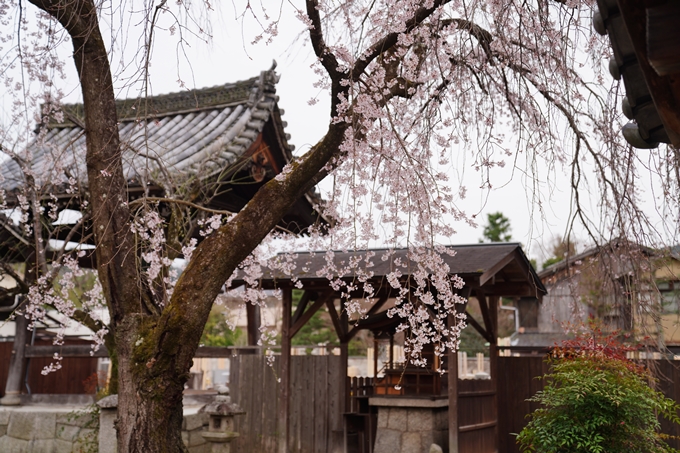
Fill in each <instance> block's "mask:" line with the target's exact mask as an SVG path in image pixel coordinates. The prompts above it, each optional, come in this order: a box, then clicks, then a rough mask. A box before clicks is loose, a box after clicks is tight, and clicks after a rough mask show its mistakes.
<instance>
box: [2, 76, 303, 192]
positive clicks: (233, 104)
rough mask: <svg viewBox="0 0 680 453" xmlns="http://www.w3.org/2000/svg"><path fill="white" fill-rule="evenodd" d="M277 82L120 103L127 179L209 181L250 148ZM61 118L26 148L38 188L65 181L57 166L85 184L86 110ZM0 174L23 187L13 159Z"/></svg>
mask: <svg viewBox="0 0 680 453" xmlns="http://www.w3.org/2000/svg"><path fill="white" fill-rule="evenodd" d="M277 81H278V76H277V75H276V74H275V73H274V71H273V70H270V71H264V72H262V73H261V74H260V76H259V77H255V78H252V79H248V80H245V81H241V82H236V83H232V84H226V85H222V86H216V87H210V88H205V89H200V90H191V91H184V92H180V93H171V94H165V95H161V96H154V97H151V98H147V99H146V100H144V99H124V100H120V101H117V102H116V107H117V109H118V112H119V118H120V123H119V130H120V138H121V142H122V144H123V172H124V174H125V176H126V178H127V179H128V180H136V181H139V182H150V181H153V180H154V178H155V177H156V176H157V175H158V174H159V173H160V166H161V165H162V166H163V167H164V168H165V170H166V171H167V172H168V173H169V174H170V175H171V176H172V178H173V179H174V180H175V181H176V182H181V180H182V179H183V178H186V177H189V176H195V175H196V173H197V172H198V173H201V176H205V177H208V176H211V175H214V174H215V173H218V172H220V171H223V170H224V169H225V168H226V167H228V166H229V165H230V164H232V163H234V162H235V161H236V160H237V159H238V158H239V157H240V155H241V154H242V153H243V152H244V151H245V150H247V149H248V148H249V147H250V145H251V144H252V143H253V141H254V140H255V139H256V138H257V136H258V135H259V134H260V133H261V132H262V129H263V128H264V125H265V123H266V122H267V121H268V120H269V119H270V116H271V114H272V111H273V110H274V109H275V107H276V98H277V96H276V95H275V93H276V88H275V84H276V82H277ZM63 111H64V112H65V115H64V117H65V121H64V122H61V123H56V122H55V123H50V124H48V125H47V128H48V130H47V133H46V135H45V137H44V139H43V140H41V141H40V142H38V140H35V141H34V142H32V143H31V144H30V145H29V150H30V151H31V152H32V154H33V159H32V161H33V166H32V168H33V171H34V172H35V174H36V178H37V180H38V181H37V182H38V183H39V184H46V183H52V184H60V183H63V182H65V181H66V179H67V178H66V176H65V175H64V174H56V168H55V165H54V162H59V164H60V165H59V166H60V167H61V168H62V169H64V170H66V171H67V172H68V173H69V174H70V175H73V176H75V177H76V178H78V179H79V180H80V182H81V183H85V184H86V173H87V172H86V169H85V159H84V156H85V134H84V133H83V130H82V129H81V128H80V127H79V126H78V125H77V124H76V123H81V124H82V118H83V115H82V112H83V108H82V105H80V104H72V105H65V106H63ZM143 111H144V112H146V114H143V113H142V112H143ZM74 117H76V118H77V119H76V120H75V121H74V120H73V118H74ZM280 127H282V125H281V126H280ZM281 135H282V136H284V137H285V134H283V133H282V134H281ZM286 147H287V149H284V150H283V152H284V159H285V160H286V161H289V160H290V159H292V154H291V149H292V147H289V146H288V145H287V144H286ZM0 175H1V176H2V182H0V185H1V186H2V187H3V188H4V189H8V190H12V189H17V188H19V187H20V186H22V185H23V175H22V173H21V172H20V170H19V167H18V165H17V164H16V163H15V162H14V161H12V160H6V161H5V162H3V163H2V164H0Z"/></svg>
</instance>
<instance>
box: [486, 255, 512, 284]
mask: <svg viewBox="0 0 680 453" xmlns="http://www.w3.org/2000/svg"><path fill="white" fill-rule="evenodd" d="M515 259H516V255H515V252H514V251H513V252H511V253H508V254H507V255H506V256H505V257H504V258H502V259H501V260H500V261H498V262H497V263H496V264H494V265H493V266H491V267H490V268H489V269H488V270H487V271H486V272H484V273H483V274H482V275H480V276H479V286H484V285H485V284H486V282H488V281H489V280H491V279H492V278H493V277H494V276H495V275H496V274H497V273H498V272H500V271H501V270H502V269H503V268H504V267H505V266H507V265H508V264H510V263H512V262H513V261H514V260H515Z"/></svg>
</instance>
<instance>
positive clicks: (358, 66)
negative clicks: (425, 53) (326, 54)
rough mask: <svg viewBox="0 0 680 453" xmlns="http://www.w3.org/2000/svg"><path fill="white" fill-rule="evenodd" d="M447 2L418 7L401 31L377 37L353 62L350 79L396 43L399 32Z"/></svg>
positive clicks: (355, 80) (420, 20)
mask: <svg viewBox="0 0 680 453" xmlns="http://www.w3.org/2000/svg"><path fill="white" fill-rule="evenodd" d="M449 2H450V0H435V1H434V2H432V6H430V7H429V8H420V9H418V11H416V12H415V13H414V14H413V17H412V18H411V19H409V20H408V21H406V23H405V24H404V30H403V31H401V32H392V33H388V34H386V35H385V36H384V37H383V38H382V39H379V40H378V41H377V42H376V43H374V44H373V45H372V46H371V47H369V48H368V49H367V50H366V51H365V52H364V53H363V55H361V57H360V58H359V59H358V60H357V61H356V63H354V66H353V67H352V70H351V71H350V77H351V80H352V81H353V82H357V81H358V80H359V79H360V78H361V76H362V75H363V74H364V72H365V71H366V68H367V67H368V65H370V64H371V63H372V62H373V61H374V60H375V59H376V58H378V56H379V55H381V54H382V53H383V52H385V51H387V50H389V49H391V48H392V47H394V46H395V45H396V44H397V42H398V40H399V36H400V35H401V34H404V33H408V32H410V31H411V30H413V29H414V28H415V27H417V26H418V25H420V24H421V23H423V22H424V21H425V20H426V19H428V18H429V17H430V16H431V15H432V14H433V13H434V12H435V11H437V10H438V9H439V8H440V7H441V6H443V5H445V4H447V3H449Z"/></svg>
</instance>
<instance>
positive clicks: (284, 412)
mask: <svg viewBox="0 0 680 453" xmlns="http://www.w3.org/2000/svg"><path fill="white" fill-rule="evenodd" d="M281 302H282V304H281V305H282V306H283V307H282V308H283V316H282V318H283V323H282V324H281V356H280V357H281V384H280V387H279V388H280V392H279V413H278V425H277V431H278V439H277V440H278V445H277V450H276V451H277V452H278V453H288V430H289V416H290V407H289V406H290V333H289V330H290V318H291V313H290V312H291V309H292V305H293V290H292V288H284V289H283V298H282V301H281Z"/></svg>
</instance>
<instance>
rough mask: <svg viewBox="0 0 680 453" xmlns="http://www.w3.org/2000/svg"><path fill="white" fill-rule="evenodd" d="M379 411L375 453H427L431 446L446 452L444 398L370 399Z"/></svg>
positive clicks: (447, 404) (445, 410)
mask: <svg viewBox="0 0 680 453" xmlns="http://www.w3.org/2000/svg"><path fill="white" fill-rule="evenodd" d="M368 401H369V404H370V405H371V406H376V407H377V408H378V430H377V432H376V437H375V448H374V450H373V451H374V453H429V452H430V447H431V446H432V444H437V445H440V446H442V447H443V449H444V450H446V449H447V448H448V433H449V431H448V415H449V402H448V399H446V398H440V399H434V400H433V399H425V398H408V397H373V398H369V400H368Z"/></svg>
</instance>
